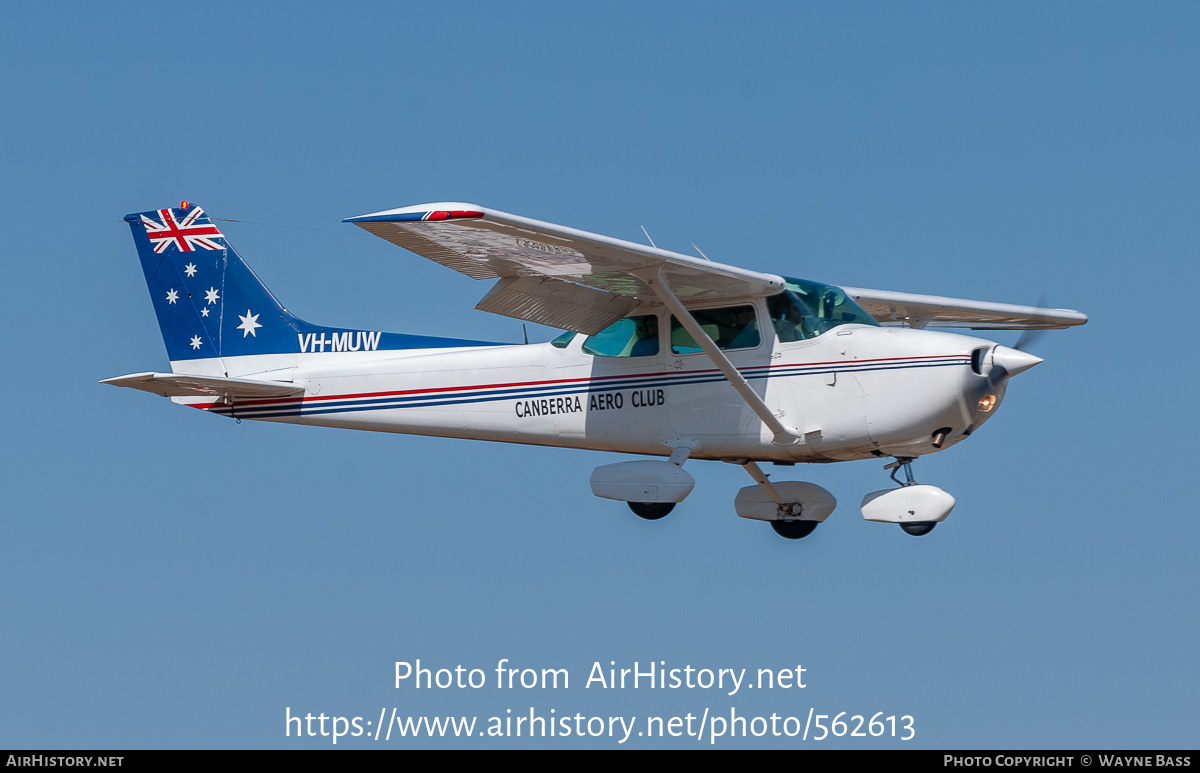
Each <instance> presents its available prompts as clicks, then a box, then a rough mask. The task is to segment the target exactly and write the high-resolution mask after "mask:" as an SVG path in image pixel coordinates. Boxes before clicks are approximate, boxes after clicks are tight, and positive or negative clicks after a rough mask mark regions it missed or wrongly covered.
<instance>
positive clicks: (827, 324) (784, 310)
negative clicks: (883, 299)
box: [767, 276, 879, 342]
mask: <svg viewBox="0 0 1200 773" xmlns="http://www.w3.org/2000/svg"><path fill="white" fill-rule="evenodd" d="M784 280H785V281H786V282H787V286H786V288H785V289H784V291H783V292H781V293H780V294H779V295H773V296H771V297H770V298H767V312H768V313H769V314H770V315H771V323H772V324H773V325H774V326H775V333H776V335H778V336H779V340H780V341H783V342H787V341H804V340H806V339H809V338H816V337H817V336H819V335H821V334H822V333H824V332H825V331H826V330H830V329H832V328H835V327H837V326H838V325H848V324H850V323H854V324H857V325H871V326H873V327H878V326H879V323H878V322H876V321H875V319H874V318H873V317H871V315H870V314H868V313H867V312H865V311H863V308H862V307H861V306H859V305H858V304H857V303H855V302H854V299H852V298H851V297H850V296H848V295H846V293H845V292H844V291H843V290H842V289H841V288H840V287H834V286H833V285H824V284H821V283H820V282H809V281H807V280H804V279H793V278H791V277H786V276H785V277H784Z"/></svg>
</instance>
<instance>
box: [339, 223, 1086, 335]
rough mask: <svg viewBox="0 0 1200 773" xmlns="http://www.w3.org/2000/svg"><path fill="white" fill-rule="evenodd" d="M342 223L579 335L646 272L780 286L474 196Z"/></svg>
mask: <svg viewBox="0 0 1200 773" xmlns="http://www.w3.org/2000/svg"><path fill="white" fill-rule="evenodd" d="M345 222H348V223H353V224H355V225H357V226H359V227H361V228H363V229H365V230H367V231H369V232H370V233H372V234H375V235H376V236H378V237H380V238H382V239H386V240H387V241H389V242H391V243H392V244H395V245H398V246H400V247H403V248H405V249H407V250H409V251H411V252H415V253H416V254H418V255H421V256H422V257H425V258H428V259H429V260H432V261H435V262H437V263H440V264H442V265H443V266H446V267H447V268H452V269H454V270H455V271H458V272H460V273H463V274H466V275H467V276H469V277H472V278H474V279H498V280H500V281H499V282H497V283H496V284H495V286H494V287H492V289H491V291H489V292H488V293H487V295H485V296H484V298H483V299H482V300H481V301H480V302H479V304H478V305H476V307H475V308H477V309H480V310H483V311H488V312H492V313H495V314H501V315H504V316H507V317H513V318H516V319H522V320H527V321H529V322H536V323H538V324H542V325H547V326H549V327H555V328H559V329H562V330H572V331H575V332H577V333H584V334H588V335H591V334H594V333H598V332H599V331H601V330H603V329H604V328H605V327H607V326H608V325H610V324H612V323H613V322H615V321H617V320H618V319H620V318H622V317H624V316H626V315H628V314H629V313H631V312H632V311H633V310H634V309H636V308H638V307H639V306H644V305H647V304H648V305H650V306H655V305H659V301H658V298H657V297H656V294H655V293H654V292H653V291H652V290H651V288H650V286H649V284H648V282H649V281H663V282H665V283H667V285H668V286H669V287H670V288H671V290H672V292H673V293H674V294H675V295H676V296H678V298H679V299H680V300H681V301H682V302H683V303H684V304H685V305H688V306H691V305H698V304H713V303H721V302H735V301H745V300H747V299H753V298H759V297H763V296H767V295H774V294H776V293H778V292H780V291H782V290H783V289H784V286H785V280H784V278H783V277H781V276H778V275H775V274H763V273H759V272H757V271H749V270H746V269H742V268H738V267H736V266H730V265H727V264H723V263H715V262H712V261H708V260H701V259H699V258H695V257H692V256H690V255H683V254H680V253H677V252H670V251H667V250H660V249H657V248H655V247H647V246H645V245H642V244H638V243H636V242H628V241H624V240H621V239H613V238H611V237H607V236H601V235H599V234H594V233H589V232H587V231H580V230H577V229H574V228H567V227H565V226H560V225H555V224H553V223H546V222H542V221H540V220H532V219H529V218H525V217H520V216H518V215H511V214H508V213H506V212H500V211H497V210H493V209H488V208H486V207H480V206H478V205H476V204H466V203H461V202H438V203H432V204H418V205H416V206H411V207H401V208H399V209H391V210H387V211H384V212H376V213H374V214H370V215H361V216H359V217H351V218H347V219H346V221H345ZM843 289H844V290H845V291H846V292H847V293H848V294H849V295H850V296H851V297H853V298H854V300H855V301H857V302H858V303H859V305H861V306H862V307H863V308H864V310H866V312H867V313H869V314H870V315H871V316H872V317H874V318H875V319H876V320H877V321H879V323H880V324H883V325H906V326H909V327H918V328H920V327H926V326H933V327H959V328H975V329H980V330H988V329H1015V330H1021V329H1026V330H1036V329H1050V328H1062V327H1070V326H1072V325H1082V324H1083V323H1084V322H1086V321H1087V317H1086V316H1085V315H1083V314H1081V313H1079V312H1077V311H1070V310H1067V309H1043V308H1038V307H1034V306H1018V305H1013V304H1004V303H989V302H986V301H972V300H966V299H960V298H943V297H940V296H935V295H918V294H913V293H899V292H892V291H887V290H869V289H866V288H861V287H844V288H843Z"/></svg>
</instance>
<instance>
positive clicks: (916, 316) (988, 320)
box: [842, 287, 1087, 330]
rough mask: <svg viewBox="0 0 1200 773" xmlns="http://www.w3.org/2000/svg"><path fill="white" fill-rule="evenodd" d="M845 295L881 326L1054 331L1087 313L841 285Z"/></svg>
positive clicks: (1077, 321)
mask: <svg viewBox="0 0 1200 773" xmlns="http://www.w3.org/2000/svg"><path fill="white" fill-rule="evenodd" d="M842 289H843V290H845V291H846V294H847V295H849V296H850V297H851V298H853V299H854V300H855V301H856V302H857V303H858V305H859V306H862V307H863V309H864V310H865V311H866V312H867V313H868V314H870V315H871V316H872V317H874V318H875V319H876V321H878V322H879V324H881V325H904V326H907V327H915V328H923V327H927V326H928V327H953V328H971V329H973V330H1054V329H1058V328H1065V327H1073V326H1075V325H1082V324H1084V323H1085V322H1087V315H1086V314H1083V313H1081V312H1078V311H1072V310H1070V309H1044V308H1041V307H1038V306H1020V305H1016V304H1011V303H991V302H988V301H972V300H968V299H965V298H944V297H942V296H938V295H919V294H916V293H900V292H893V291H891V290H869V289H866V288H863V287H843V288H842Z"/></svg>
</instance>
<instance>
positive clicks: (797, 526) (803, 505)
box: [725, 459, 837, 539]
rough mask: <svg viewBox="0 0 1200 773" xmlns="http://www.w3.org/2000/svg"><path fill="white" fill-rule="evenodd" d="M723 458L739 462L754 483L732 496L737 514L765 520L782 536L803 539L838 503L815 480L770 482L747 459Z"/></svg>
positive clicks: (759, 469) (731, 461)
mask: <svg viewBox="0 0 1200 773" xmlns="http://www.w3.org/2000/svg"><path fill="white" fill-rule="evenodd" d="M725 461H727V462H730V463H732V464H736V465H738V466H740V467H741V468H742V469H744V470H745V471H746V472H748V473H749V474H750V477H751V478H754V482H755V483H756V484H757V485H755V486H747V487H746V488H744V489H742V490H741V491H739V492H738V495H737V498H735V499H734V500H733V506H734V508H735V509H736V510H737V514H738V516H739V517H741V518H752V519H754V520H757V521H766V522H767V523H769V524H771V529H772V530H773V531H774V532H775V533H776V534H778V535H779V536H780V537H783V538H784V539H804V538H805V537H807V536H808V535H809V534H812V533H813V530H815V529H816V528H817V524H819V523H821V522H822V521H824V520H825V519H826V518H828V517H829V514H830V513H832V512H833V509H834V508H835V507H837V500H836V499H834V498H833V494H830V493H829V492H828V491H826V490H825V489H823V488H821V487H820V486H818V485H817V484H815V483H805V482H803V481H794V480H793V481H780V482H779V483H773V482H771V480H770V479H769V478H768V477H767V475H766V473H764V472H763V471H762V469H761V468H759V466H758V465H757V464H756V463H755V462H753V461H751V460H749V459H726V460H725Z"/></svg>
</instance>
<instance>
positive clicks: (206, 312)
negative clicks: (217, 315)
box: [200, 306, 208, 317]
mask: <svg viewBox="0 0 1200 773" xmlns="http://www.w3.org/2000/svg"><path fill="white" fill-rule="evenodd" d="M200 316H202V317H207V316H208V307H207V306H205V307H204V308H203V309H200Z"/></svg>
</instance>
